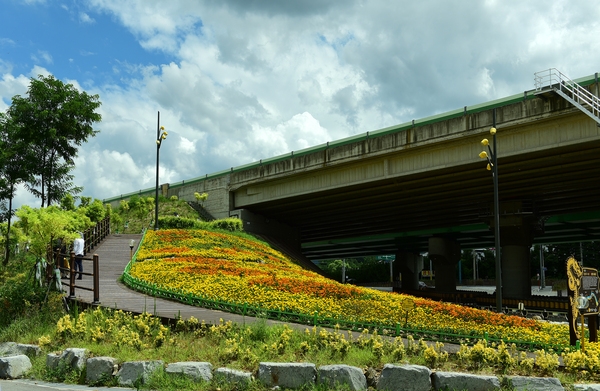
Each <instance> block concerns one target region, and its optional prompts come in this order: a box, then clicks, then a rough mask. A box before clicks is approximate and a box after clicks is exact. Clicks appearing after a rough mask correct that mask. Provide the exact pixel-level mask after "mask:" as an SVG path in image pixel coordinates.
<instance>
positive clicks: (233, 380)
mask: <svg viewBox="0 0 600 391" xmlns="http://www.w3.org/2000/svg"><path fill="white" fill-rule="evenodd" d="M214 378H215V380H218V381H223V382H225V383H228V384H239V385H242V386H243V385H246V384H248V383H250V382H251V381H252V373H250V372H244V371H238V370H236V369H229V368H217V369H216V370H215V375H214Z"/></svg>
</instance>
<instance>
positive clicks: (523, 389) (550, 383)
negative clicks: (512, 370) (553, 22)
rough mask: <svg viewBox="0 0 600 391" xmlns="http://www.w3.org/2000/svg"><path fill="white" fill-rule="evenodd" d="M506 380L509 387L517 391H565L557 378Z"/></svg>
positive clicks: (508, 377)
mask: <svg viewBox="0 0 600 391" xmlns="http://www.w3.org/2000/svg"><path fill="white" fill-rule="evenodd" d="M505 379H506V382H507V383H508V384H507V385H508V386H509V387H510V388H511V389H514V390H515V391H528V390H544V391H565V388H564V387H563V386H562V384H561V383H560V380H558V379H557V378H555V377H530V376H507V377H506V378H505Z"/></svg>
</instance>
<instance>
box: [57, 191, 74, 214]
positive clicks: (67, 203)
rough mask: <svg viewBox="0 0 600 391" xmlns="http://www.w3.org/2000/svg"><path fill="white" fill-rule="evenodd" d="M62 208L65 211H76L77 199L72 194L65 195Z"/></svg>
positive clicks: (61, 201) (61, 204)
mask: <svg viewBox="0 0 600 391" xmlns="http://www.w3.org/2000/svg"><path fill="white" fill-rule="evenodd" d="M60 207H61V208H63V209H64V210H75V197H73V196H72V195H71V194H65V196H64V197H63V198H62V200H60Z"/></svg>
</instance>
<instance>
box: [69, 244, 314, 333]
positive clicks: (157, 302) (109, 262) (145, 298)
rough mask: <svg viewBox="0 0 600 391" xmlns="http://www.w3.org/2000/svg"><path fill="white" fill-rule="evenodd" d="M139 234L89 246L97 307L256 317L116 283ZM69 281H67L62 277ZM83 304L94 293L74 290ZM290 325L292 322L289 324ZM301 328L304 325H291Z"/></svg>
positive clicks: (214, 320) (87, 268)
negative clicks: (95, 256)
mask: <svg viewBox="0 0 600 391" xmlns="http://www.w3.org/2000/svg"><path fill="white" fill-rule="evenodd" d="M141 238H142V235H134V234H112V235H109V236H108V237H107V238H106V239H105V240H104V241H103V242H102V243H101V244H100V245H99V246H98V247H96V248H95V249H92V251H91V254H87V255H86V257H90V258H91V256H92V255H93V254H98V257H99V271H100V306H102V307H107V308H113V309H121V310H123V311H127V312H132V313H136V314H137V313H142V312H144V311H146V312H148V313H151V314H153V315H156V316H160V317H162V318H169V319H177V318H178V317H179V316H181V318H183V319H189V318H190V317H191V316H194V317H195V318H196V319H198V320H200V321H202V320H204V321H205V322H206V323H207V324H218V323H219V321H220V319H223V320H224V321H228V320H231V321H233V322H236V323H240V324H243V323H252V322H255V321H257V319H256V318H253V317H248V316H242V315H236V314H230V313H228V312H222V311H216V310H209V309H206V308H201V307H195V306H190V305H186V304H182V303H179V302H175V301H170V300H165V299H160V298H155V297H153V296H149V295H146V294H143V293H139V292H136V291H134V290H131V289H129V288H127V287H126V286H125V285H124V284H123V283H121V282H119V281H118V280H119V277H120V276H121V274H123V271H124V270H125V267H126V266H127V263H128V262H129V257H130V247H129V246H130V242H131V240H132V239H133V240H134V246H135V247H134V248H133V251H134V252H135V250H136V249H137V247H138V245H139V242H140V240H141ZM83 271H84V272H91V271H92V262H91V261H87V260H84V261H83ZM63 283H68V280H63ZM75 283H76V286H84V287H88V288H91V287H92V277H91V276H83V280H75ZM63 289H64V290H65V291H66V292H68V290H69V287H68V286H66V285H63ZM74 300H77V301H79V302H82V303H85V304H86V305H88V304H91V303H92V301H93V293H92V292H91V291H86V290H83V289H75V298H74ZM267 324H281V322H277V321H271V320H268V321H267ZM290 326H291V324H290ZM293 327H296V328H300V329H302V330H304V328H306V327H307V326H302V325H296V326H293Z"/></svg>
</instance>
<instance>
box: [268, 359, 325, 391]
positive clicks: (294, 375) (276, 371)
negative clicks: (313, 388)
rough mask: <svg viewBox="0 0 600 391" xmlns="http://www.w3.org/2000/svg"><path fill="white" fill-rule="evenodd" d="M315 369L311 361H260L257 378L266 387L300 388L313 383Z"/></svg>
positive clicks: (315, 374)
mask: <svg viewBox="0 0 600 391" xmlns="http://www.w3.org/2000/svg"><path fill="white" fill-rule="evenodd" d="M316 377H317V369H316V367H315V364H311V363H278V362H261V363H259V364H258V380H260V381H261V382H262V383H263V384H264V385H265V386H267V387H276V386H279V387H281V388H300V387H303V386H310V385H313V384H315V379H316Z"/></svg>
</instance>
